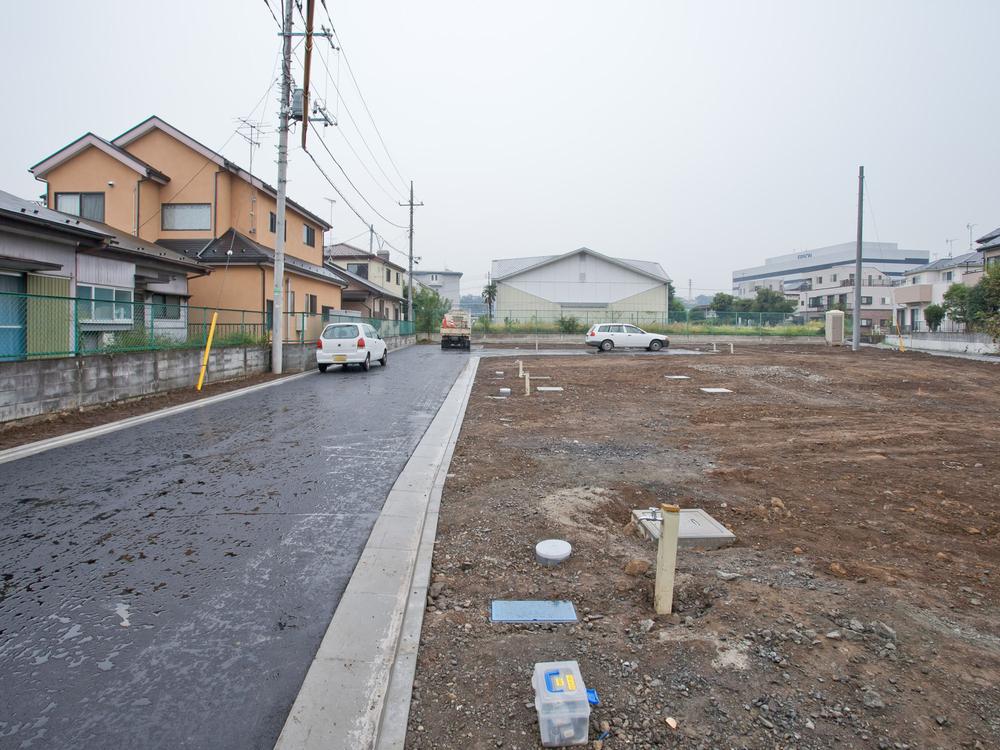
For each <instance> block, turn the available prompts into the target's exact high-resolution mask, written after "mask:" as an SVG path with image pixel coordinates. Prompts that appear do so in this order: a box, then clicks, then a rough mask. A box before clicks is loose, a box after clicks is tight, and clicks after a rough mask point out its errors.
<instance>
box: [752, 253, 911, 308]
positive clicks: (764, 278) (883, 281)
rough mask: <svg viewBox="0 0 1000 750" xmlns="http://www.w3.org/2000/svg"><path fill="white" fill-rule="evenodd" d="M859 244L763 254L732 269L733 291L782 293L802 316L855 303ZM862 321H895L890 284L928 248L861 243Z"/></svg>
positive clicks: (899, 277)
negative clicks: (758, 262) (748, 264)
mask: <svg viewBox="0 0 1000 750" xmlns="http://www.w3.org/2000/svg"><path fill="white" fill-rule="evenodd" d="M856 252H857V245H856V244H855V243H854V242H844V243H842V244H840V245H831V246H829V247H821V248H817V249H815V250H804V251H802V252H795V253H788V254H786V255H778V256H775V257H773V258H767V259H766V260H765V261H764V265H762V266H754V267H752V268H744V269H741V270H739V271H733V294H734V295H736V296H737V297H744V298H750V297H753V296H754V295H755V294H756V293H757V290H758V289H771V290H773V291H776V292H782V293H783V294H784V295H785V296H786V297H788V298H789V299H791V300H793V301H794V302H795V305H796V312H797V313H799V314H800V315H802V317H803V318H805V319H810V320H812V319H821V318H823V316H824V315H825V313H826V312H827V311H828V310H834V309H840V310H844V311H845V312H850V311H851V310H852V309H853V307H854V271H855V266H854V264H855V256H856ZM861 257H862V266H861V326H862V328H884V327H887V326H889V325H890V323H891V322H892V320H893V310H894V309H895V305H894V304H893V299H892V293H891V289H892V286H893V285H894V284H895V283H899V282H900V281H901V280H902V278H903V275H904V274H905V273H906V272H907V271H909V270H911V269H913V268H917V267H919V266H923V265H926V264H927V262H928V261H929V260H930V253H929V252H927V251H926V250H903V249H900V248H899V246H898V244H897V243H895V242H865V243H863V245H862V248H861Z"/></svg>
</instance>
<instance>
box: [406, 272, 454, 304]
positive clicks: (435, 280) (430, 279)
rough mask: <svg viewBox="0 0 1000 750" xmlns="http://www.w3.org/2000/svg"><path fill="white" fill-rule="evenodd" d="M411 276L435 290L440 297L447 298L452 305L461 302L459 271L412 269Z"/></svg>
mask: <svg viewBox="0 0 1000 750" xmlns="http://www.w3.org/2000/svg"><path fill="white" fill-rule="evenodd" d="M413 278H414V279H416V280H417V281H418V282H420V283H421V284H423V285H424V286H425V287H427V288H428V289H432V290H433V291H435V292H437V293H438V295H439V296H440V297H441V299H446V300H449V301H450V302H451V306H452V307H458V305H459V302H461V299H462V291H461V283H462V272H461V271H448V270H445V271H414V272H413Z"/></svg>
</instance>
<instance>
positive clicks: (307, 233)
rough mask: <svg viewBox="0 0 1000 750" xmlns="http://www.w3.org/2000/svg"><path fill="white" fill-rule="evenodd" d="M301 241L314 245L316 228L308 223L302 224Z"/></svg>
mask: <svg viewBox="0 0 1000 750" xmlns="http://www.w3.org/2000/svg"><path fill="white" fill-rule="evenodd" d="M302 241H303V242H304V243H306V244H307V245H309V247H316V230H315V229H313V228H312V227H311V226H309V225H308V224H303V225H302Z"/></svg>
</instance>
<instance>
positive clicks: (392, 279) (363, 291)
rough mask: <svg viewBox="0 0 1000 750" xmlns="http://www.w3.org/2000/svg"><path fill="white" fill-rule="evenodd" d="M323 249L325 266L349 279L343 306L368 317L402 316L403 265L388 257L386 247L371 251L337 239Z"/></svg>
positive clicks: (390, 318)
mask: <svg viewBox="0 0 1000 750" xmlns="http://www.w3.org/2000/svg"><path fill="white" fill-rule="evenodd" d="M324 252H325V254H326V265H327V267H328V268H331V269H332V270H333V271H334V272H336V273H337V274H338V275H341V276H343V277H344V278H346V279H347V281H348V282H349V286H348V287H347V288H346V289H345V290H344V292H343V297H344V308H345V309H347V310H355V311H357V312H360V313H361V314H362V315H364V316H366V317H370V318H380V319H382V320H403V318H404V317H405V315H404V311H405V310H406V300H405V299H404V297H403V285H404V284H405V283H406V269H405V268H403V267H402V266H401V265H399V264H398V263H393V262H392V260H390V258H389V251H388V250H379V251H377V252H374V253H372V252H369V251H367V250H362V249H361V248H359V247H355V246H354V245H348V244H347V243H344V242H341V243H338V244H336V245H328V246H327V247H326V248H325V249H324Z"/></svg>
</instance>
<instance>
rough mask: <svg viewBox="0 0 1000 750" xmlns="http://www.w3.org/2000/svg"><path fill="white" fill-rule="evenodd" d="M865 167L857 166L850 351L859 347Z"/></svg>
mask: <svg viewBox="0 0 1000 750" xmlns="http://www.w3.org/2000/svg"><path fill="white" fill-rule="evenodd" d="M864 199H865V168H864V167H863V166H862V167H858V248H857V251H856V253H855V256H854V315H852V316H851V351H854V352H856V351H858V350H860V349H861V235H862V230H863V229H864V213H862V212H863V210H864Z"/></svg>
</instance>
